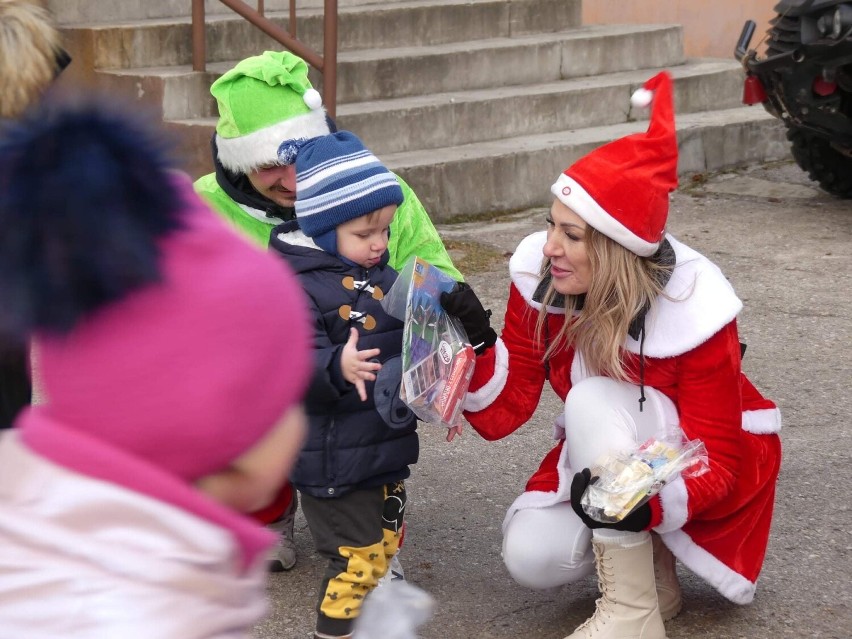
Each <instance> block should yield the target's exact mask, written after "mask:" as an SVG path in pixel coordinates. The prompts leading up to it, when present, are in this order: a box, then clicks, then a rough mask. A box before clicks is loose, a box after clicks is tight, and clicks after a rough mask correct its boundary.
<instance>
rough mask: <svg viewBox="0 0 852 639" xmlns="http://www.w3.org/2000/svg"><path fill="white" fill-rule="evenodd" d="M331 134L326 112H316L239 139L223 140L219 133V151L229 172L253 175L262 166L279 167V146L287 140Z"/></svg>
mask: <svg viewBox="0 0 852 639" xmlns="http://www.w3.org/2000/svg"><path fill="white" fill-rule="evenodd" d="M328 133H329V128H328V121H327V120H326V116H325V109H317V110H316V111H311V112H309V113H305V114H304V115H299V116H297V117H295V118H290V119H289V120H283V121H282V122H277V123H276V124H273V125H272V126H268V127H265V128H263V129H258V130H257V131H254V132H253V133H249V134H247V135H241V136H240V137H238V138H223V137H222V136H220V135H219V134H218V133H217V134H216V148H217V149H218V154H219V161H220V162H221V163H222V166H224V167H225V168H226V169H228V170H229V171H233V172H234V173H251V172H252V171H254V170H255V169H257V168H259V167H261V166H266V165H272V164H279V161H278V147H279V146H281V143H282V142H284V141H285V140H310V139H311V138H316V137H319V136H321V135H327V134H328Z"/></svg>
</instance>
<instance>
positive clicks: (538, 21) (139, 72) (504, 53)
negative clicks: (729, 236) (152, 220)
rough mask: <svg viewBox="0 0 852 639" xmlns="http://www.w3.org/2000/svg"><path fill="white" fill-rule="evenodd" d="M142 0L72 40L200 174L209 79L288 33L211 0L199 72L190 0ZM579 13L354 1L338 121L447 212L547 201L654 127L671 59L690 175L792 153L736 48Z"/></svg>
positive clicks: (344, 21) (517, 4) (501, 4)
mask: <svg viewBox="0 0 852 639" xmlns="http://www.w3.org/2000/svg"><path fill="white" fill-rule="evenodd" d="M65 1H66V0H63V2H65ZM76 2H77V4H79V5H81V6H82V5H85V4H86V0H76ZM120 4H121V5H131V4H133V3H120ZM137 4H138V5H139V6H138V7H136V9H135V10H136V11H137V12H139V11H142V10H144V11H145V12H146V13H144V15H143V16H138V15H135V14H134V15H132V17H128V16H126V17H123V18H117V17H113V18H112V19H111V20H110V21H109V22H99V23H94V22H91V23H80V22H77V23H72V22H71V20H70V19H69V18H68V17H67V16H66V18H65V20H64V24H63V31H64V33H65V37H66V42H67V43H68V45H69V49H71V50H72V52H73V53H74V55H75V57H76V58H78V59H82V60H83V61H84V62H85V64H87V65H89V66H91V67H92V68H93V69H94V70H95V75H96V78H97V82H98V84H100V85H102V86H103V87H105V88H107V89H108V90H109V91H111V92H114V93H115V94H125V95H128V96H132V97H134V98H138V99H140V100H141V101H143V102H145V103H146V104H148V105H149V106H150V107H151V108H154V109H155V110H156V111H157V113H158V114H159V115H161V116H162V118H163V119H164V120H165V121H166V122H167V123H168V126H169V127H171V128H172V129H173V130H174V131H176V132H177V133H179V134H180V135H181V136H183V140H184V142H185V148H186V149H187V162H188V169H189V170H190V172H191V173H193V175H195V176H197V175H201V174H203V173H205V172H208V171H209V170H211V163H210V158H209V140H210V136H211V135H212V133H213V130H214V127H215V122H216V119H215V114H216V105H215V101H214V100H213V99H212V97H211V96H210V95H209V91H208V89H209V86H210V83H211V82H212V81H213V80H214V79H215V78H216V77H218V76H219V75H220V74H221V73H223V72H224V71H225V70H227V69H229V68H230V67H232V66H233V65H234V64H235V62H236V61H237V60H239V59H241V58H243V57H245V56H248V55H253V54H255V53H259V52H261V51H263V50H265V49H268V48H278V45H277V44H276V43H274V42H273V41H271V40H269V39H268V38H266V36H264V35H263V34H262V33H260V32H259V31H257V30H255V29H253V28H252V27H251V26H250V25H249V24H248V23H247V22H245V21H243V20H242V19H240V18H239V17H237V16H235V15H234V14H230V13H222V12H217V13H211V14H210V15H209V16H208V25H207V48H208V70H207V72H206V73H196V72H193V71H192V69H191V40H190V22H189V18H188V16H187V14H188V11H189V7H188V4H189V3H188V2H182V3H181V2H175V1H174V0H148V1H146V2H145V3H137ZM208 4H210V9H211V10H214V9H216V6H215V5H217V4H218V3H215V2H210V3H208ZM286 4H287V2H286V0H272V1H270V0H267V2H266V6H267V12H268V15H269V17H271V18H273V19H275V20H276V22H278V23H280V24H281V25H282V26H286V14H285V13H284V12H282V11H278V12H275V11H270V9H275V8H284V7H281V6H280V5H285V6H286ZM177 5H181V6H180V7H179V6H177ZM143 7H144V8H143ZM181 8H182V9H183V14H184V15H180V9H181ZM65 11H66V13H67V8H66V10H65ZM171 14H176V15H171ZM580 14H581V0H402V1H396V2H381V3H378V2H373V1H365V0H341V2H340V26H339V47H340V53H339V55H338V57H339V69H338V77H339V81H338V99H339V104H338V109H337V116H338V117H337V122H338V125H339V126H340V127H341V128H346V129H350V130H352V131H354V132H355V133H357V134H358V135H359V136H361V137H362V138H363V139H364V141H365V142H366V143H367V145H368V146H370V147H371V148H372V150H373V151H374V152H376V153H377V154H378V155H379V156H380V157H381V158H382V159H383V161H384V162H385V163H386V164H387V165H388V166H389V167H391V168H392V169H393V170H395V171H397V172H398V173H399V174H400V175H402V176H403V177H404V178H405V179H406V180H407V181H408V182H409V183H410V184H411V185H412V187H413V188H414V189H415V192H416V193H417V194H418V195H419V197H420V198H421V200H423V203H424V205H425V206H426V208H427V210H428V211H429V212H430V214H431V215H432V217H433V219H435V220H436V221H438V220H447V219H450V218H455V217H458V216H470V215H476V214H480V213H493V212H503V211H513V210H518V209H523V208H528V207H530V206H537V205H542V204H546V203H548V202H549V201H550V196H549V191H548V188H549V185H550V184H551V182H552V181H553V179H554V178H555V177H556V175H558V173H559V172H560V171H561V170H563V169H564V168H565V167H566V166H568V164H570V163H571V162H572V161H573V160H574V159H576V158H578V157H580V156H581V155H583V154H584V153H586V152H588V151H589V150H591V149H592V148H594V147H596V146H598V145H600V144H602V143H605V142H607V141H609V140H612V139H614V138H616V137H620V136H622V135H626V134H628V133H631V132H635V131H638V130H641V129H643V128H644V127H645V126H646V124H645V123H643V122H642V121H641V120H642V119H643V118H645V117H647V116H646V114H645V113H644V112H642V113H634V112H633V111H631V109H630V95H631V93H632V92H633V91H634V90H635V89H636V88H637V87H638V86H639V85H640V84H641V83H642V82H643V81H644V80H646V79H647V78H649V77H650V76H651V75H652V74H653V73H655V72H656V71H657V70H659V69H661V68H667V69H670V70H671V71H672V73H673V75H674V77H675V100H676V108H677V114H678V117H677V124H678V135H679V143H680V147H681V157H680V171H681V173H682V174H689V173H696V172H704V171H713V170H719V169H725V168H729V167H734V166H737V165H742V164H745V163H751V162H759V161H766V160H775V159H780V158H785V157H787V156H788V153H789V150H788V145H787V143H786V141H785V139H784V134H783V128H782V127H781V126H780V125H779V124H778V123H777V121H776V120H774V119H773V118H771V117H769V116H768V115H767V114H766V113H765V112H764V110H763V109H761V108H759V107H752V108H749V107H743V106H742V105H741V103H740V95H741V86H742V71H741V69H740V67H739V65H738V64H737V63H735V62H734V61H733V60H731V61H728V60H708V59H706V60H691V59H685V58H684V55H683V47H682V33H681V29H680V27H678V26H674V25H652V26H647V25H646V26H618V25H615V26H582V25H581V24H580ZM76 15H78V16H79V15H86V14H85V12H83V11H82V9H81V11H80V12H78V14H76ZM154 15H156V16H158V17H145V16H154ZM60 18H62V14H60ZM84 19H87V18H84ZM298 27H299V37H300V38H301V39H302V40H304V41H305V42H307V43H308V44H310V45H311V46H313V47H314V48H315V49H317V50H320V48H321V43H322V9H321V0H307V1H305V0H302V1H300V4H299V24H298ZM314 79H315V81H316V84H319V80H320V78H319V77H316V78H314Z"/></svg>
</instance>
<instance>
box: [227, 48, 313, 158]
mask: <svg viewBox="0 0 852 639" xmlns="http://www.w3.org/2000/svg"><path fill="white" fill-rule="evenodd" d="M210 93H211V94H213V97H214V98H216V101H217V102H218V105H219V122H218V123H217V124H216V146H217V148H218V157H219V161H220V162H221V163H222V165H223V166H224V167H225V168H226V169H228V170H230V171H233V172H234V173H250V172H252V171H254V170H256V169H258V168H260V167H263V166H270V165H275V164H281V161H280V160H279V155H278V147H279V146H281V144H282V143H283V142H286V141H288V140H309V139H311V138H315V137H319V136H321V135H326V134H327V133H329V126H328V120H327V119H326V114H325V109H324V108H323V106H322V97H321V96H320V94H319V92H318V91H316V90H315V89H314V88H313V87H312V86H311V83H310V81H309V80H308V65H307V64H306V63H305V61H304V60H302V59H301V58H299V57H298V56H295V55H293V54H292V53H290V52H288V51H266V52H265V53H263V54H261V55H258V56H253V57H251V58H246V59H245V60H243V61H242V62H240V63H239V64H237V66H235V67H234V68H233V69H231V70H230V71H228V72H227V73H225V74H224V75H223V76H222V77H220V78H219V79H218V80H216V82H214V83H213V85H212V86H211V87H210Z"/></svg>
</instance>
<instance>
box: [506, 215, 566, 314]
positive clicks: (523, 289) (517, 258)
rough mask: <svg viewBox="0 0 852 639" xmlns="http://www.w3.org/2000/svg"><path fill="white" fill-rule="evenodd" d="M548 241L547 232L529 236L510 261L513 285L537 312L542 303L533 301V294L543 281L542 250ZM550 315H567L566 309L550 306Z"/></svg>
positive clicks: (548, 310)
mask: <svg viewBox="0 0 852 639" xmlns="http://www.w3.org/2000/svg"><path fill="white" fill-rule="evenodd" d="M546 240H547V233H546V232H545V231H538V232H537V233H533V234H532V235H527V236H526V237H525V238H524V239H522V240H521V243H520V244H518V248H516V249H515V252H514V253H513V254H512V257H511V258H510V259H509V275H510V276H511V278H512V283H513V284H514V285H515V287H516V288H517V289H518V291H519V292H520V293H521V295H522V296H523V298H524V299H525V300H526V301H527V304H529V305H530V306H531V307H533V308H534V309H535V310H537V311H539V310H541V302H535V301H533V298H532V296H533V294H534V293H535V289H536V287H537V286H538V283H539V281H540V280H541V275H539V273H540V272H541V261H542V259H543V258H544V253H542V249H543V248H544V243H545V241H546ZM547 312H548V313H557V314H561V315H565V309H564V308H558V307H556V306H548V307H547Z"/></svg>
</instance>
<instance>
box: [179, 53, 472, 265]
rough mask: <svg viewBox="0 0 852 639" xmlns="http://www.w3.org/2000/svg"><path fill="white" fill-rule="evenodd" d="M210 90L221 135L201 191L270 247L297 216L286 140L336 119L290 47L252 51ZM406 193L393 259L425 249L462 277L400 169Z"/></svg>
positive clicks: (395, 227)
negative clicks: (275, 233) (279, 228)
mask: <svg viewBox="0 0 852 639" xmlns="http://www.w3.org/2000/svg"><path fill="white" fill-rule="evenodd" d="M210 92H211V93H212V94H213V97H215V98H216V101H217V102H218V106H219V122H218V124H217V125H216V134H215V136H214V137H213V142H212V146H213V161H214V164H215V167H216V171H215V173H210V174H208V175H205V176H204V177H202V178H199V179H198V180H197V181H196V182H195V190H196V191H197V192H198V193H199V194H200V195H201V196H202V197H204V198H205V199H206V200H207V202H208V203H209V204H210V205H211V206H213V208H215V209H216V210H217V211H218V212H219V213H220V214H222V215H223V216H224V217H225V218H227V219H228V220H229V221H230V222H231V223H232V224H233V225H234V226H235V227H236V228H237V229H239V230H240V231H242V232H243V233H245V234H246V235H247V236H248V237H249V238H251V239H252V240H254V241H255V242H257V243H258V244H260V245H261V246H264V247H265V246H267V244H268V243H269V234H270V231H271V230H272V228H273V227H274V226H275V225H277V224H280V223H281V222H283V221H287V220H291V219H294V218H295V213H294V209H293V203H294V201H295V198H296V193H295V189H296V173H295V168H294V165H293V162H294V161H295V154H293V156H292V158H291V162H290V163H289V164H285V163H282V162H281V160H280V159H279V147H281V146H282V145H284V147H285V148H286V146H287V144H288V143H294V145H293V146H292V147H291V148H293V149H294V150H295V149H296V147H297V145H298V142H300V141H303V140H308V139H310V138H315V137H319V136H321V135H326V134H328V133H330V132H332V131H331V128H332V127H333V126H334V125H333V123H332V122H331V121H330V119H329V118H328V117H327V115H326V112H325V109H324V108H323V106H322V98H321V97H320V94H319V93H318V92H317V91H316V90H315V89H313V88H312V87H311V83H310V81H309V80H308V65H307V64H306V63H305V61H304V60H302V59H301V58H299V57H298V56H295V55H293V54H292V53H289V52H286V51H267V52H265V53H263V54H262V55H258V56H254V57H251V58H247V59H245V60H243V61H242V62H240V63H238V64H237V65H236V66H235V67H234V68H233V69H231V70H230V71H228V72H227V73H225V74H224V75H223V76H222V77H220V78H219V79H218V80H216V82H214V83H213V86H212V87H210ZM397 179H398V180H399V184H400V186H401V187H402V191H403V194H404V196H405V200H404V201H403V203H402V205H400V207H399V209H397V212H396V216H395V217H394V221H393V223H392V224H391V235H390V244H389V246H388V250H389V251H390V265H391V266H392V267H393V268H394V269H396V270H401V269H402V267H403V266H404V265H405V263H406V262H407V261H408V258H409V257H411V256H413V255H417V256H419V257H422V258H423V259H425V260H427V261H428V262H430V263H432V264H434V265H435V266H437V267H439V268H440V269H441V270H443V271H444V272H445V273H447V274H448V275H450V276H452V277H453V278H455V279H457V280H461V279H462V276H461V273H459V272H458V270H456V268H455V267H454V266H453V263H452V261H451V260H450V257H449V255H447V251H446V249H445V248H444V245H443V244H442V242H441V238H440V237H439V236H438V233H437V231H436V230H435V227H434V226H433V224H432V221H431V220H430V219H429V216H428V215H427V213H426V211H425V209H424V208H423V205H422V204H421V203H420V200H418V199H417V196H416V195H415V194H414V191H412V190H411V187H409V186H408V185H407V184H406V183H405V182H404V181H403V180H402V178H400V177H398V176H397Z"/></svg>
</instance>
